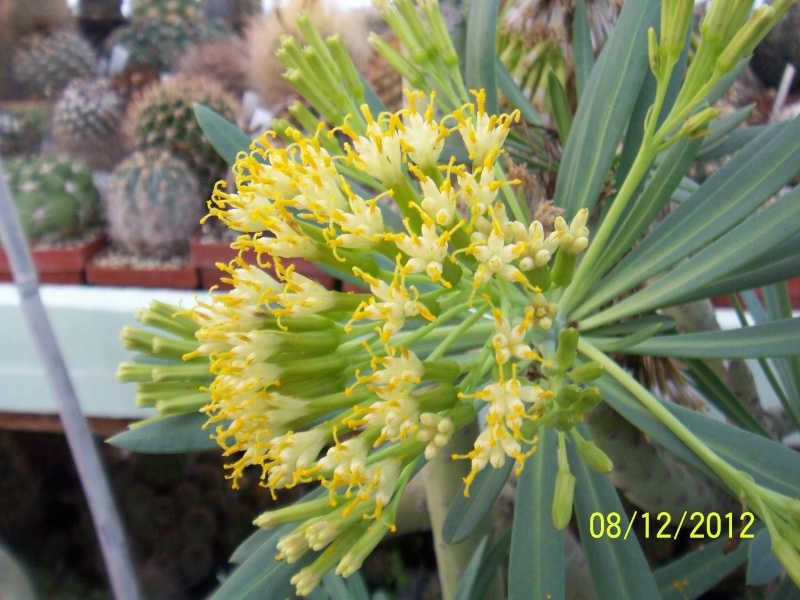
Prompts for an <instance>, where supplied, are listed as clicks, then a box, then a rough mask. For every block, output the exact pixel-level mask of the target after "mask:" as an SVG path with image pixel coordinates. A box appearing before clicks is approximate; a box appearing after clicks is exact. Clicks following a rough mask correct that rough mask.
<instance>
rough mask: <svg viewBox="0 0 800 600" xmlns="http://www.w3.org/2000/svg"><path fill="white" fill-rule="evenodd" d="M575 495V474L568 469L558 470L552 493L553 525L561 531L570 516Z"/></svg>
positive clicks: (565, 526) (567, 523)
mask: <svg viewBox="0 0 800 600" xmlns="http://www.w3.org/2000/svg"><path fill="white" fill-rule="evenodd" d="M574 497H575V476H574V475H573V474H572V473H570V472H569V471H559V472H558V474H557V475H556V489H555V493H554V494H553V525H554V526H555V528H556V529H558V530H559V531H563V530H564V529H566V528H567V525H569V520H570V519H571V518H572V500H573V498H574Z"/></svg>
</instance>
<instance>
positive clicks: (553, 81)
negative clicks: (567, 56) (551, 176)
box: [547, 71, 572, 145]
mask: <svg viewBox="0 0 800 600" xmlns="http://www.w3.org/2000/svg"><path fill="white" fill-rule="evenodd" d="M547 97H548V99H549V100H550V110H551V112H552V114H553V121H555V124H556V129H557V130H558V137H559V139H560V140H561V144H562V145H563V144H566V143H567V139H568V138H569V129H570V127H572V111H570V108H569V100H567V92H565V91H564V87H563V86H562V85H561V82H560V81H559V80H558V77H556V76H555V73H553V72H552V71H550V72H548V73H547Z"/></svg>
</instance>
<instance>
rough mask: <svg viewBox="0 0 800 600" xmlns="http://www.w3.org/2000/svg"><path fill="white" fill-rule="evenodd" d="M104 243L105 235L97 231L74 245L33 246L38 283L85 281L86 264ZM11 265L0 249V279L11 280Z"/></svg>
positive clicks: (76, 282) (77, 282) (75, 282)
mask: <svg viewBox="0 0 800 600" xmlns="http://www.w3.org/2000/svg"><path fill="white" fill-rule="evenodd" d="M104 244H105V235H103V234H102V233H98V234H97V235H95V236H94V237H92V238H89V239H87V240H82V241H81V242H79V243H76V245H74V246H69V247H64V248H56V247H48V248H39V249H37V248H34V249H33V251H32V253H31V254H32V255H33V264H34V265H35V266H36V270H37V272H38V274H39V282H40V283H66V284H80V283H86V276H85V270H86V264H87V263H88V262H89V260H90V259H91V258H92V256H94V255H95V254H97V252H98V251H99V250H100V249H101V248H102V247H103V245H104ZM11 280H12V275H11V265H9V264H8V259H7V258H6V254H5V252H3V251H2V250H0V281H11Z"/></svg>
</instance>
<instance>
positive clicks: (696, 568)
mask: <svg viewBox="0 0 800 600" xmlns="http://www.w3.org/2000/svg"><path fill="white" fill-rule="evenodd" d="M727 543H728V539H727V538H724V539H719V540H716V541H714V542H711V543H709V544H705V545H703V546H701V547H700V548H698V549H697V550H693V551H692V552H689V553H688V554H686V555H684V556H682V557H681V558H679V559H678V560H675V561H673V562H671V563H669V564H668V565H665V566H663V567H661V568H659V569H657V570H656V571H655V573H654V575H655V579H656V583H657V584H658V589H659V590H660V591H661V598H662V599H663V600H687V599H688V598H698V597H699V596H701V595H702V594H704V593H706V592H707V591H709V590H710V589H711V588H713V587H714V586H716V585H717V584H718V583H719V582H720V581H722V580H723V579H725V578H726V577H727V576H728V575H730V574H731V573H733V572H734V571H735V570H736V569H738V568H739V567H740V566H741V565H742V564H743V563H744V561H745V560H747V550H748V548H749V547H750V540H742V541H741V542H740V543H739V546H738V547H737V548H736V549H735V550H733V551H732V552H729V553H726V552H725V545H726V544H727Z"/></svg>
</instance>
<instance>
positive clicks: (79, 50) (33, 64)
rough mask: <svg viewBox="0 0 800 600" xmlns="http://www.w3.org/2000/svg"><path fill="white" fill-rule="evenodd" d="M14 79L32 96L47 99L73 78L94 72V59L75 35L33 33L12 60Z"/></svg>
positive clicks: (87, 44)
mask: <svg viewBox="0 0 800 600" xmlns="http://www.w3.org/2000/svg"><path fill="white" fill-rule="evenodd" d="M13 69H14V77H15V79H16V80H17V82H18V83H20V84H22V86H24V88H25V89H26V90H27V91H28V92H29V93H31V94H33V95H38V96H43V97H45V98H51V97H53V96H55V95H56V94H58V92H60V91H61V90H62V89H64V87H66V85H67V84H68V83H69V82H70V81H71V80H72V79H75V78H76V77H91V76H93V75H95V74H96V72H97V56H96V54H95V51H94V49H93V48H92V46H91V45H90V44H89V42H87V41H86V40H85V39H84V38H83V37H82V36H81V35H80V34H79V33H78V32H76V31H70V30H60V31H52V32H49V33H34V34H31V35H29V36H26V37H25V38H24V39H23V40H22V41H21V42H20V45H19V47H18V48H17V50H16V52H15V53H14V60H13Z"/></svg>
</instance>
